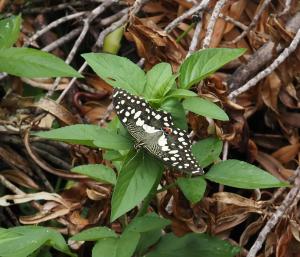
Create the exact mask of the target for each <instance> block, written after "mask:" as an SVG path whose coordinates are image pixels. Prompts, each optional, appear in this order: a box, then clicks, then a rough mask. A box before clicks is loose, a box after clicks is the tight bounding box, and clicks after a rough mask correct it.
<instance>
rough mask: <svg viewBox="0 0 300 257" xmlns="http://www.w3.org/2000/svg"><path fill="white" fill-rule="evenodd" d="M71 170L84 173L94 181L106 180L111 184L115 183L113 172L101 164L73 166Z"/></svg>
mask: <svg viewBox="0 0 300 257" xmlns="http://www.w3.org/2000/svg"><path fill="white" fill-rule="evenodd" d="M71 171H73V172H76V173H80V174H83V175H86V176H88V177H89V178H92V179H94V180H96V181H99V182H106V183H108V184H112V185H114V184H116V180H117V179H116V174H115V172H114V171H113V170H112V169H111V168H109V167H106V166H104V165H102V164H88V165H81V166H77V167H75V168H73V169H72V170H71Z"/></svg>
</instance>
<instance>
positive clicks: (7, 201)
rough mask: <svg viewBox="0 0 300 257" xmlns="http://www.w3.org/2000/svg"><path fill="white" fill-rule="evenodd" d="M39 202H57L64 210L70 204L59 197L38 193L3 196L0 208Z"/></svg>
mask: <svg viewBox="0 0 300 257" xmlns="http://www.w3.org/2000/svg"><path fill="white" fill-rule="evenodd" d="M39 200H46V201H54V202H58V203H60V204H62V205H63V206H65V207H66V208H70V204H69V203H68V202H67V201H65V200H64V199H63V198H62V197H61V196H60V195H58V194H55V193H48V192H39V193H33V194H24V195H5V196H2V197H0V206H10V205H13V204H21V203H27V202H31V201H39Z"/></svg>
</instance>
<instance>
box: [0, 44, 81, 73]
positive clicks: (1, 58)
mask: <svg viewBox="0 0 300 257" xmlns="http://www.w3.org/2000/svg"><path fill="white" fill-rule="evenodd" d="M0 72H7V73H8V74H11V75H15V76H19V77H27V78H41V77H78V78H82V76H81V74H79V73H78V72H77V71H76V70H74V69H73V68H72V67H71V66H69V65H68V64H66V63H65V62H64V61H63V60H61V59H59V58H58V57H56V56H55V55H53V54H49V53H46V52H43V51H40V50H36V49H32V48H15V47H11V48H3V49H0Z"/></svg>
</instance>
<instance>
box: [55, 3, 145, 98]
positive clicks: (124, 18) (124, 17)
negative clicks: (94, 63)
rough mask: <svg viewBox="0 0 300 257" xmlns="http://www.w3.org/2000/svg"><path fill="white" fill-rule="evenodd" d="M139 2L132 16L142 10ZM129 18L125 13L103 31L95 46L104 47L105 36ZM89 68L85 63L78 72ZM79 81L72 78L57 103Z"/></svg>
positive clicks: (133, 9)
mask: <svg viewBox="0 0 300 257" xmlns="http://www.w3.org/2000/svg"><path fill="white" fill-rule="evenodd" d="M138 1H139V2H138V3H137V4H134V5H133V7H132V10H131V15H135V14H136V13H137V12H138V11H139V8H141V6H142V5H141V4H140V2H141V0H138ZM144 2H145V0H143V1H142V3H144ZM127 18H128V14H127V13H125V15H124V16H123V17H122V18H121V19H120V20H119V21H116V22H114V23H113V24H111V26H109V27H108V28H106V29H105V30H103V31H102V32H101V33H100V35H99V37H98V39H97V41H96V43H95V45H97V46H102V45H103V40H104V38H105V36H103V35H107V34H108V33H110V32H112V31H113V30H115V29H117V28H118V27H120V26H122V25H124V24H125V22H126V20H127ZM86 66H87V63H86V62H84V63H83V65H82V66H81V67H80V69H79V70H78V72H79V73H81V72H83V71H84V69H85V68H86ZM76 80H77V78H72V80H71V81H70V83H69V84H68V86H67V87H66V88H65V89H64V91H63V92H62V93H61V95H60V96H59V98H58V99H57V100H56V102H57V103H60V102H61V101H62V99H63V98H64V96H65V95H66V94H67V92H68V91H69V90H70V88H71V87H72V86H73V84H74V83H75V81H76Z"/></svg>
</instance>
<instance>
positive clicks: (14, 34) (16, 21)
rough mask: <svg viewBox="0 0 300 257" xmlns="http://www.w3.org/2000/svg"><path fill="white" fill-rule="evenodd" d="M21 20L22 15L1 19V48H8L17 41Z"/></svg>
mask: <svg viewBox="0 0 300 257" xmlns="http://www.w3.org/2000/svg"><path fill="white" fill-rule="evenodd" d="M21 21H22V19H21V16H20V15H18V16H11V17H9V18H7V19H3V20H0V48H8V47H11V46H13V44H14V43H16V41H17V40H18V37H19V34H20V28H21Z"/></svg>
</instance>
